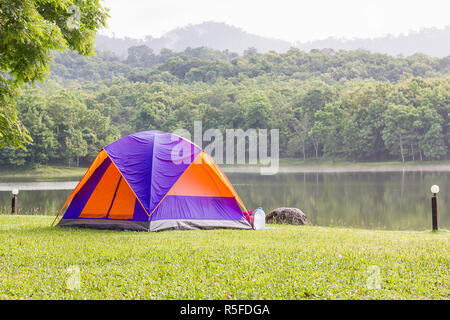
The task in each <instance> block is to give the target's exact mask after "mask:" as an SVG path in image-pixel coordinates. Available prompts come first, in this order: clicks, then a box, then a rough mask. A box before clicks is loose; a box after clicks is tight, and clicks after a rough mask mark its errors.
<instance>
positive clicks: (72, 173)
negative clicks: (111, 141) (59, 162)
mask: <svg viewBox="0 0 450 320" xmlns="http://www.w3.org/2000/svg"><path fill="white" fill-rule="evenodd" d="M86 170H87V168H85V167H65V166H39V167H37V168H15V169H14V168H7V169H6V168H2V169H0V178H78V177H82V176H83V175H84V173H85V172H86Z"/></svg>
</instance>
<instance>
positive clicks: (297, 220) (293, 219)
mask: <svg viewBox="0 0 450 320" xmlns="http://www.w3.org/2000/svg"><path fill="white" fill-rule="evenodd" d="M266 222H267V223H287V224H307V223H308V219H307V218H306V215H305V214H304V213H303V212H302V210H300V209H297V208H277V209H274V210H272V211H271V212H270V213H269V214H268V215H267V216H266Z"/></svg>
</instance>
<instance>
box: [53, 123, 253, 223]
mask: <svg viewBox="0 0 450 320" xmlns="http://www.w3.org/2000/svg"><path fill="white" fill-rule="evenodd" d="M103 149H104V152H106V155H105V157H106V158H102V159H104V160H103V162H102V163H101V164H100V165H99V166H98V167H97V169H95V171H94V172H93V173H92V175H91V176H90V177H89V178H88V180H87V181H86V182H85V184H84V185H83V186H82V187H81V188H80V189H79V190H78V191H76V193H75V195H73V194H72V195H71V197H72V196H73V198H71V199H72V201H71V202H70V204H69V207H68V209H67V210H66V213H65V214H64V217H63V219H61V220H60V221H59V223H58V225H59V226H70V227H73V226H75V227H76V226H78V227H88V228H101V229H108V228H114V229H127V230H147V231H149V230H150V231H161V230H169V229H210V228H239V229H251V226H250V225H249V224H248V222H247V220H246V219H245V217H244V215H243V213H242V211H241V208H240V207H239V205H238V202H237V200H236V198H235V197H234V196H203V195H202V194H199V195H198V196H197V195H196V196H188V195H171V194H170V193H169V191H170V190H171V188H172V187H173V186H174V185H176V183H177V181H179V179H180V177H181V175H182V174H183V173H184V172H185V171H186V170H187V169H188V168H189V166H190V165H191V164H192V162H193V161H194V160H195V159H196V158H197V157H198V156H199V155H200V153H201V152H202V150H201V149H200V148H199V147H198V146H196V145H195V144H193V143H192V142H190V141H188V140H186V139H184V138H181V137H179V136H177V135H173V134H169V133H164V132H159V131H145V132H138V133H135V134H132V135H129V136H127V137H124V138H122V139H120V140H117V141H115V142H113V143H111V144H109V145H107V146H106V147H104V148H103ZM109 166H116V167H117V169H118V171H119V173H120V179H119V181H122V182H124V181H126V182H127V184H128V185H129V187H130V188H131V191H132V192H133V193H134V194H135V195H136V197H134V196H133V198H132V200H126V201H135V202H134V204H133V202H128V203H129V204H130V205H129V206H128V208H130V209H126V208H127V206H124V207H122V208H125V209H121V210H124V211H123V212H119V215H117V213H115V214H114V215H113V216H112V217H109V212H110V210H111V208H113V205H114V203H119V202H117V201H120V200H117V198H119V199H127V198H126V197H125V196H123V193H120V192H118V189H119V183H117V186H116V188H115V192H114V196H113V197H112V200H102V197H101V196H97V197H98V199H100V200H98V201H102V202H99V203H102V204H105V205H107V208H109V210H108V213H107V214H106V216H105V217H104V218H97V217H98V215H96V211H95V210H99V209H94V214H93V216H91V217H89V215H84V214H83V215H82V214H81V213H82V212H83V208H84V207H85V206H86V204H87V203H88V200H89V199H90V198H91V196H92V195H93V194H95V192H94V190H97V189H98V190H100V189H99V188H97V189H96V187H97V185H99V182H100V181H101V179H102V177H103V176H104V175H105V172H106V170H107V169H108V167H109ZM108 172H110V170H108ZM115 172H117V171H115ZM192 179H197V178H195V177H194V178H192ZM102 181H107V180H102ZM180 181H181V180H180ZM195 181H199V180H195ZM200 190H201V189H200ZM102 193H103V190H100V194H102ZM97 194H98V193H97ZM116 195H117V197H116ZM128 199H129V198H128ZM68 201H69V200H68ZM105 201H107V202H110V203H107V204H106V203H105ZM115 201H116V202H115ZM61 210H62V209H61ZM90 210H91V209H90ZM120 214H122V217H124V218H120V217H121V215H120ZM118 217H119V218H118Z"/></svg>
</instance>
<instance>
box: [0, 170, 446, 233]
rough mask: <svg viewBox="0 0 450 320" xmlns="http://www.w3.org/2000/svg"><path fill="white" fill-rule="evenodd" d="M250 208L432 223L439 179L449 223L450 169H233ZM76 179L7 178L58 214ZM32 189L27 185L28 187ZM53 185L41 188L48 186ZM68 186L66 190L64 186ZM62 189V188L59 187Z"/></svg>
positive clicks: (333, 221)
mask: <svg viewBox="0 0 450 320" xmlns="http://www.w3.org/2000/svg"><path fill="white" fill-rule="evenodd" d="M227 176H228V177H229V178H230V180H231V182H232V183H233V185H234V186H235V188H236V190H237V191H238V193H239V195H240V197H241V198H242V200H243V201H244V203H245V204H246V206H247V208H256V207H259V206H262V207H263V208H264V210H265V211H266V212H270V210H272V209H274V208H277V207H282V206H292V207H298V208H300V209H302V210H303V211H304V212H305V213H306V214H307V216H308V219H309V220H310V221H311V222H312V223H313V224H316V225H323V226H351V227H361V228H373V229H392V230H407V229H411V230H425V229H430V228H431V203H430V197H431V194H430V186H431V185H433V184H438V185H439V186H440V187H441V192H440V193H439V216H440V225H441V228H447V229H448V228H450V212H449V211H450V205H449V203H450V196H449V194H450V193H449V192H448V190H449V188H450V172H366V173H364V172H354V173H292V174H291V173H290V174H278V175H275V176H261V175H259V174H242V173H228V174H227ZM76 183H77V182H75V181H72V182H40V183H32V184H30V183H29V181H28V182H19V181H14V182H9V183H6V182H2V183H0V190H4V189H7V188H10V189H7V190H11V189H12V186H15V187H19V189H21V191H20V193H19V213H20V214H50V215H54V214H55V213H56V212H57V211H58V209H59V208H60V206H61V205H62V204H63V203H64V201H65V200H66V199H67V197H68V196H69V194H70V193H71V190H72V189H73V188H74V187H75V185H76ZM27 187H28V188H29V189H33V188H34V189H33V190H24V188H27ZM49 188H53V190H37V189H49ZM64 188H67V190H61V189H64ZM57 189H59V190H57ZM10 210H11V192H10V191H0V212H3V213H9V212H10Z"/></svg>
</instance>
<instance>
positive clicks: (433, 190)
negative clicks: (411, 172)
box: [431, 185, 439, 194]
mask: <svg viewBox="0 0 450 320" xmlns="http://www.w3.org/2000/svg"><path fill="white" fill-rule="evenodd" d="M431 193H433V194H437V193H439V186H437V185H433V186H432V187H431Z"/></svg>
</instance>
